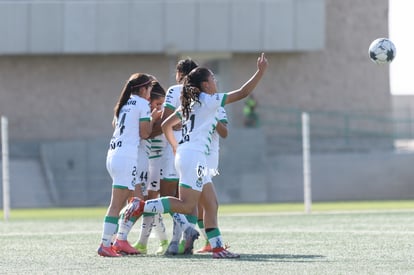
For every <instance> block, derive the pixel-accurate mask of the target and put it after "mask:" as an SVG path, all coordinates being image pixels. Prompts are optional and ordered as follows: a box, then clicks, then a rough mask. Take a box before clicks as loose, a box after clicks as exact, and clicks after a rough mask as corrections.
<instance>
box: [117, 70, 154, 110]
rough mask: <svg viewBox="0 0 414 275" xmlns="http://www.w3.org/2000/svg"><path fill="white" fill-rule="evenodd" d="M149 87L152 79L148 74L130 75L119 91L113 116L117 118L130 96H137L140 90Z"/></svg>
mask: <svg viewBox="0 0 414 275" xmlns="http://www.w3.org/2000/svg"><path fill="white" fill-rule="evenodd" d="M150 86H152V78H151V77H150V76H149V75H148V74H144V73H135V74H132V75H131V76H130V77H129V79H128V80H127V82H126V83H125V85H124V88H123V89H122V91H121V95H120V96H119V99H118V102H117V103H116V105H115V108H114V116H115V117H116V118H118V116H119V112H120V111H121V108H122V106H124V105H125V104H126V103H127V101H128V99H129V98H130V97H131V94H138V92H139V89H140V88H142V87H144V88H148V87H150Z"/></svg>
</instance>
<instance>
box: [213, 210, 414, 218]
mask: <svg viewBox="0 0 414 275" xmlns="http://www.w3.org/2000/svg"><path fill="white" fill-rule="evenodd" d="M387 213H414V209H392V210H390V209H383V210H382V209H378V210H338V211H312V214H306V213H305V212H298V211H292V212H289V211H287V212H265V213H260V212H247V213H235V214H230V213H220V214H219V216H229V217H232V216H233V217H253V216H254V217H261V216H263V217H269V216H289V215H292V216H293V215H295V216H296V215H306V216H308V215H310V216H312V215H343V214H346V215H348V214H387Z"/></svg>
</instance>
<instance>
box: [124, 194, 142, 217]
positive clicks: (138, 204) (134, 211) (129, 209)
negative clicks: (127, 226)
mask: <svg viewBox="0 0 414 275" xmlns="http://www.w3.org/2000/svg"><path fill="white" fill-rule="evenodd" d="M144 205H145V202H144V201H141V200H140V199H139V198H138V197H132V198H131V199H130V201H129V203H128V204H127V206H126V207H125V208H124V209H125V212H124V220H125V221H128V220H130V219H131V217H140V216H141V215H142V212H143V211H144Z"/></svg>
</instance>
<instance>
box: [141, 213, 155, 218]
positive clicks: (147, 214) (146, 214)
mask: <svg viewBox="0 0 414 275" xmlns="http://www.w3.org/2000/svg"><path fill="white" fill-rule="evenodd" d="M142 216H143V217H149V216H155V213H143V214H142Z"/></svg>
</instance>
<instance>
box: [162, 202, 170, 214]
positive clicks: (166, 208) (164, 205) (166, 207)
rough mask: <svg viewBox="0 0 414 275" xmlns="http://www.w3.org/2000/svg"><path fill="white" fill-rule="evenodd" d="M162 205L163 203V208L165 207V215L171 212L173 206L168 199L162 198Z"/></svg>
mask: <svg viewBox="0 0 414 275" xmlns="http://www.w3.org/2000/svg"><path fill="white" fill-rule="evenodd" d="M161 203H162V206H163V207H164V212H163V213H168V212H171V204H170V200H169V199H168V198H161Z"/></svg>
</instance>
